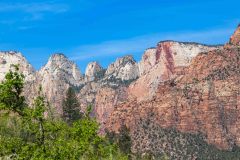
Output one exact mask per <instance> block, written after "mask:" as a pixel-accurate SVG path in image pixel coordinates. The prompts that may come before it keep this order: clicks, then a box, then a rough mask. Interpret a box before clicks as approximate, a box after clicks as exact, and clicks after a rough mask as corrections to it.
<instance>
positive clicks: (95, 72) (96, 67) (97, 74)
mask: <svg viewBox="0 0 240 160" xmlns="http://www.w3.org/2000/svg"><path fill="white" fill-rule="evenodd" d="M103 75H104V69H103V68H102V66H100V64H98V63H97V62H91V63H89V64H88V65H87V68H86V71H85V81H86V82H89V81H94V80H97V79H99V78H102V76H103Z"/></svg>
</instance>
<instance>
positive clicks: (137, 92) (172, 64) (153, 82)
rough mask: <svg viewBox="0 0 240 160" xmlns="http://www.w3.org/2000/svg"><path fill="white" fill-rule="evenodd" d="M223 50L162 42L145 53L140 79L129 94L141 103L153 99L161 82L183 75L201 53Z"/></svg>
mask: <svg viewBox="0 0 240 160" xmlns="http://www.w3.org/2000/svg"><path fill="white" fill-rule="evenodd" d="M217 48H221V47H220V46H206V45H201V44H197V43H186V42H185V43H183V42H175V41H163V42H160V43H159V44H158V45H157V47H156V48H151V49H148V50H146V51H145V53H144V55H143V57H142V60H141V61H140V62H139V70H140V78H139V79H138V80H137V81H136V82H134V83H132V84H131V85H130V87H129V92H130V93H129V94H130V95H131V96H132V97H135V98H137V99H138V100H139V101H141V100H145V99H151V98H152V97H153V96H154V95H155V93H156V90H157V88H158V85H159V83H160V82H163V81H166V80H169V79H172V78H173V77H175V76H177V75H178V74H182V72H183V71H184V68H185V67H186V66H188V65H189V64H190V62H191V60H192V59H193V58H194V57H196V56H197V55H198V54H199V53H201V52H207V51H211V50H215V49H217Z"/></svg>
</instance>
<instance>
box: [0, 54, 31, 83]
mask: <svg viewBox="0 0 240 160" xmlns="http://www.w3.org/2000/svg"><path fill="white" fill-rule="evenodd" d="M12 64H18V65H19V69H20V71H21V72H22V73H23V74H24V76H25V78H26V80H27V81H28V80H31V79H32V76H33V74H34V72H35V71H34V69H33V67H32V65H31V64H30V63H28V61H27V60H26V58H25V57H24V56H23V55H22V54H21V53H20V52H16V51H9V52H0V81H2V80H3V79H4V76H5V74H6V73H7V72H8V71H9V69H10V68H11V65H12Z"/></svg>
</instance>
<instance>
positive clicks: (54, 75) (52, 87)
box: [35, 54, 84, 114]
mask: <svg viewBox="0 0 240 160" xmlns="http://www.w3.org/2000/svg"><path fill="white" fill-rule="evenodd" d="M37 76H38V78H37V80H36V82H35V83H36V84H37V85H41V86H42V88H43V91H44V94H45V95H46V97H47V99H48V101H49V102H50V104H51V105H52V106H53V108H54V109H53V110H54V112H56V113H57V114H61V113H62V106H61V104H62V101H63V99H64V96H65V93H66V91H67V89H68V88H69V86H72V87H76V88H77V87H79V86H81V85H82V84H83V83H84V79H83V76H82V75H81V73H80V70H79V69H78V68H77V66H76V64H75V63H73V62H71V61H69V60H68V59H67V57H66V56H64V55H63V54H54V55H53V56H51V57H50V59H49V61H48V62H47V64H46V65H45V66H44V67H42V68H41V70H40V71H39V72H38V73H37Z"/></svg>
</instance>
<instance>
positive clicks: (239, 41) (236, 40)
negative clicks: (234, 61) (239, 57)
mask: <svg viewBox="0 0 240 160" xmlns="http://www.w3.org/2000/svg"><path fill="white" fill-rule="evenodd" d="M230 44H232V45H240V24H239V25H238V27H237V29H236V31H235V32H234V34H233V35H232V36H231V38H230Z"/></svg>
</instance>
